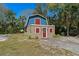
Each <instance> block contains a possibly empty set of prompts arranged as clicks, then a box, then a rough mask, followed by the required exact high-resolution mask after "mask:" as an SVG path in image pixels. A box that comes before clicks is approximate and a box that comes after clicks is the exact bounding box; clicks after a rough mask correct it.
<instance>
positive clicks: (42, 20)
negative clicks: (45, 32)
mask: <svg viewBox="0 0 79 59" xmlns="http://www.w3.org/2000/svg"><path fill="white" fill-rule="evenodd" d="M36 19H40V24H41V25H46V24H47V23H46V20H44V19H42V18H40V17H35V18H31V19H29V25H30V24H35V20H36Z"/></svg>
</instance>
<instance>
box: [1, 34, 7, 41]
mask: <svg viewBox="0 0 79 59" xmlns="http://www.w3.org/2000/svg"><path fill="white" fill-rule="evenodd" d="M7 39H8V37H7V36H6V35H0V41H5V40H7Z"/></svg>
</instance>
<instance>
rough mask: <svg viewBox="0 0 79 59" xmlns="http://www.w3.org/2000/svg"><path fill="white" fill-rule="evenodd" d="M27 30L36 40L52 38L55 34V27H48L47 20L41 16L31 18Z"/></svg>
mask: <svg viewBox="0 0 79 59" xmlns="http://www.w3.org/2000/svg"><path fill="white" fill-rule="evenodd" d="M25 30H26V31H27V33H28V35H30V36H31V37H34V38H35V37H38V38H52V37H53V35H54V34H55V26H54V25H48V22H47V19H46V18H45V17H44V16H41V15H39V14H36V15H32V16H29V18H28V21H27V24H26V26H25Z"/></svg>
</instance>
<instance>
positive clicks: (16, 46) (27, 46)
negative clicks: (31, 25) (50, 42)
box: [0, 34, 74, 56]
mask: <svg viewBox="0 0 79 59" xmlns="http://www.w3.org/2000/svg"><path fill="white" fill-rule="evenodd" d="M0 55H4V56H8V55H9V56H10V55H11V56H21V55H22V56H36V55H38V56H40V55H41V56H42V55H43V56H44V55H74V53H72V52H70V51H67V50H65V49H57V48H54V47H53V48H51V49H50V50H46V49H44V48H42V47H41V46H40V44H39V39H28V38H27V35H25V34H9V35H8V40H6V41H1V42H0Z"/></svg>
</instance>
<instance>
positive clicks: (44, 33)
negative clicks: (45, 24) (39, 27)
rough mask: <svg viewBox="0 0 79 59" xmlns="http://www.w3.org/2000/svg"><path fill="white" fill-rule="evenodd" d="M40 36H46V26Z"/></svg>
mask: <svg viewBox="0 0 79 59" xmlns="http://www.w3.org/2000/svg"><path fill="white" fill-rule="evenodd" d="M42 37H43V38H47V30H46V28H43V33H42Z"/></svg>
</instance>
